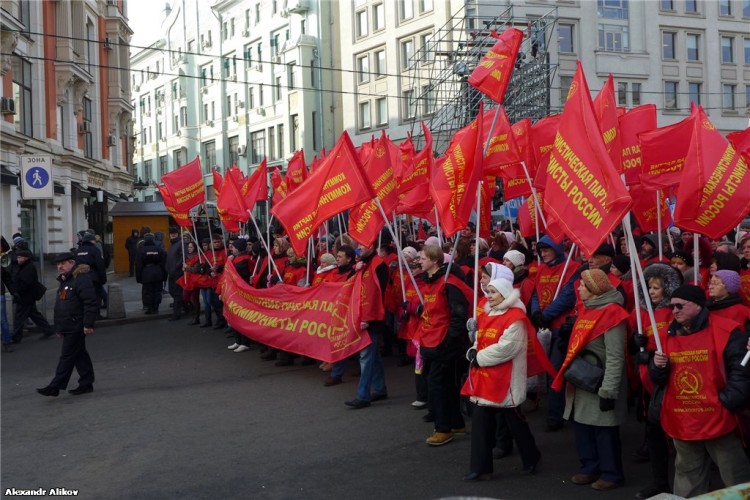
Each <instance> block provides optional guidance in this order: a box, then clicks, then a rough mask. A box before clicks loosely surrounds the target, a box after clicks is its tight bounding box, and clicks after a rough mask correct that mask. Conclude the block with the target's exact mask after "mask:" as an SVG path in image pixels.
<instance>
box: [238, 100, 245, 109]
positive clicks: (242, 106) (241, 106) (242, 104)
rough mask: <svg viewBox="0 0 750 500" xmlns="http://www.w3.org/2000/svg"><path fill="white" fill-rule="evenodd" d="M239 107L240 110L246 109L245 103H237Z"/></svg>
mask: <svg viewBox="0 0 750 500" xmlns="http://www.w3.org/2000/svg"><path fill="white" fill-rule="evenodd" d="M237 107H238V108H239V109H242V108H244V107H245V101H237Z"/></svg>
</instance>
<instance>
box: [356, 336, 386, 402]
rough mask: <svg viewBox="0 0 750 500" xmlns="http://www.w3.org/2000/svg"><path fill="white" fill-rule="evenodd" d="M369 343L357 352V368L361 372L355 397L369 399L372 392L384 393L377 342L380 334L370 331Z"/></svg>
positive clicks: (381, 363)
mask: <svg viewBox="0 0 750 500" xmlns="http://www.w3.org/2000/svg"><path fill="white" fill-rule="evenodd" d="M370 340H371V343H370V345H368V346H367V347H365V348H364V349H362V351H360V353H359V368H360V371H361V372H362V373H361V374H360V376H359V385H358V386H357V399H359V400H361V401H370V399H371V396H370V394H371V392H372V394H386V393H387V392H388V391H387V389H386V387H385V372H384V370H383V359H382V358H381V357H380V349H379V348H378V344H379V341H380V335H378V334H376V333H375V334H374V333H371V334H370Z"/></svg>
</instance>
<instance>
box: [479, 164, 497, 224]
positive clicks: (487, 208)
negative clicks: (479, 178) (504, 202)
mask: <svg viewBox="0 0 750 500" xmlns="http://www.w3.org/2000/svg"><path fill="white" fill-rule="evenodd" d="M495 187H496V186H495V176H494V175H491V176H485V177H484V182H482V193H481V194H482V200H481V206H480V209H479V237H480V238H489V237H490V234H491V233H492V197H493V196H494V195H495Z"/></svg>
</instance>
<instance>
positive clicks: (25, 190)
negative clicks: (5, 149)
mask: <svg viewBox="0 0 750 500" xmlns="http://www.w3.org/2000/svg"><path fill="white" fill-rule="evenodd" d="M18 158H19V160H20V162H21V196H22V197H23V199H24V200H49V199H52V198H54V197H55V189H54V183H53V182H52V157H51V156H49V155H22V156H19V157H18Z"/></svg>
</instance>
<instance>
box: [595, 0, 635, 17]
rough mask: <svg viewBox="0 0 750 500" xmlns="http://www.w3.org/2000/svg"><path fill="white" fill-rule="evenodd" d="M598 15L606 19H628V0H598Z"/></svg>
mask: <svg viewBox="0 0 750 500" xmlns="http://www.w3.org/2000/svg"><path fill="white" fill-rule="evenodd" d="M596 7H597V8H596V12H597V15H598V16H599V17H601V18H604V19H627V18H628V0H597V1H596Z"/></svg>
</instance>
